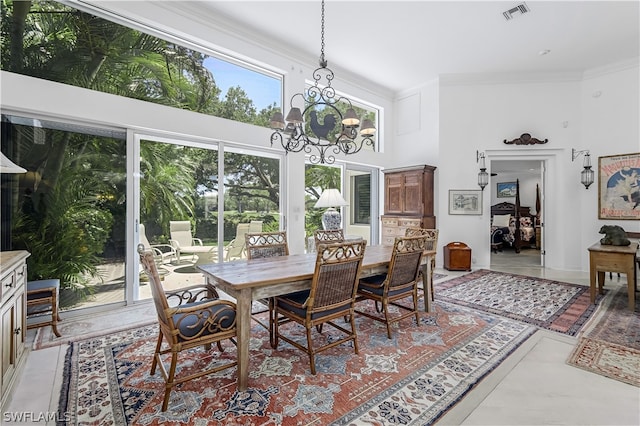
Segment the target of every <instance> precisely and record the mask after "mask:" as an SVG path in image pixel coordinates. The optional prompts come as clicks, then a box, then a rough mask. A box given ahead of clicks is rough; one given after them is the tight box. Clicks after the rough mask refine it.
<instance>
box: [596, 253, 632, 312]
mask: <svg viewBox="0 0 640 426" xmlns="http://www.w3.org/2000/svg"><path fill="white" fill-rule="evenodd" d="M588 250H589V276H590V280H589V284H590V290H591V293H590V294H591V303H595V302H596V273H597V275H598V292H599V293H600V294H603V293H604V290H603V286H604V275H605V272H623V273H625V274H626V275H627V289H628V290H627V291H628V294H629V309H631V310H632V311H633V310H634V309H635V306H636V286H635V281H636V276H635V272H636V263H635V262H636V250H638V243H631V244H630V245H628V246H612V245H603V244H600V243H599V242H598V243H596V244H594V245H592V246H591V247H589V249H588Z"/></svg>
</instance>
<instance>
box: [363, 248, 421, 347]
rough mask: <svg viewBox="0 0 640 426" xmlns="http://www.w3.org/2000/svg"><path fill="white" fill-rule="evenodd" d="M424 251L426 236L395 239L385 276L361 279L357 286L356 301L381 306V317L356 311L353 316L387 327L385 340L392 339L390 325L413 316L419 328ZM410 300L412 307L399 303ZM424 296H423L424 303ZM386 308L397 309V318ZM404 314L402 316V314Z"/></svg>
mask: <svg viewBox="0 0 640 426" xmlns="http://www.w3.org/2000/svg"><path fill="white" fill-rule="evenodd" d="M424 251H425V237H423V236H417V237H396V238H395V243H394V245H393V253H392V255H391V261H390V262H389V270H388V272H387V273H384V274H380V275H375V276H371V277H367V278H362V279H361V280H360V284H359V285H358V295H357V300H358V302H360V301H362V300H367V299H368V300H373V301H374V302H375V303H376V305H377V303H380V304H381V305H382V314H383V315H382V316H379V315H376V314H372V313H370V312H367V311H363V310H357V309H356V313H358V314H361V315H364V316H366V317H368V318H371V319H374V320H376V321H381V322H384V323H385V324H386V326H387V337H388V338H389V339H391V324H392V323H394V322H398V321H400V320H402V319H404V318H408V317H410V316H412V315H413V316H415V319H416V323H417V325H420V317H419V315H418V274H419V272H420V264H421V262H422V255H423V253H424ZM409 296H410V297H411V298H412V302H413V303H412V306H408V305H406V304H404V303H399V301H400V300H402V299H404V298H406V297H409ZM426 299H427V297H426V296H425V304H426ZM389 305H393V306H394V307H396V308H398V311H399V312H400V314H399V315H394V316H393V317H392V316H391V315H389ZM402 311H404V313H403V312H402Z"/></svg>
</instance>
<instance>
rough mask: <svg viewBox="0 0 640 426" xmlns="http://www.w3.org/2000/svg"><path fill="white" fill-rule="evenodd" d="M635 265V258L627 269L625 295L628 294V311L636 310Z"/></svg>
mask: <svg viewBox="0 0 640 426" xmlns="http://www.w3.org/2000/svg"><path fill="white" fill-rule="evenodd" d="M635 273H636V264H635V256H634V258H633V262H632V264H631V265H630V266H629V267H628V268H627V272H626V274H627V293H629V309H631V310H632V311H633V310H635V308H636V282H635V281H636V278H635Z"/></svg>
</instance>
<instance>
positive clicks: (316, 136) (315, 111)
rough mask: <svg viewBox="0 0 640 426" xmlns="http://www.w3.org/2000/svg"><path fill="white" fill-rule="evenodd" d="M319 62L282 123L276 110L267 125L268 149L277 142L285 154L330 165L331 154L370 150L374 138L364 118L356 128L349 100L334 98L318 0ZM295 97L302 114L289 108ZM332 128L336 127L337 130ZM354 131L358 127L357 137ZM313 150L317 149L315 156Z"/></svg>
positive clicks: (356, 121)
mask: <svg viewBox="0 0 640 426" xmlns="http://www.w3.org/2000/svg"><path fill="white" fill-rule="evenodd" d="M319 62H320V67H319V68H316V70H315V71H314V72H313V79H314V81H315V83H314V84H313V86H311V87H309V88H307V89H306V90H305V91H304V92H302V93H296V94H295V95H293V96H292V97H291V102H290V109H289V113H288V114H287V119H286V122H285V120H284V118H283V117H284V116H283V114H282V112H280V111H277V112H275V113H274V114H273V116H272V117H271V124H270V125H271V128H272V129H273V130H275V131H274V132H273V133H272V134H271V146H273V143H274V142H280V145H282V147H283V148H284V149H285V151H287V153H289V152H300V151H303V150H304V152H305V153H307V154H310V156H309V161H310V162H311V163H312V164H333V163H334V162H335V154H340V153H342V154H345V155H350V154H356V153H358V152H360V150H361V149H362V147H363V146H364V145H369V146H371V147H373V146H374V141H373V139H372V137H373V136H374V135H375V132H376V128H375V126H374V124H373V122H372V121H371V120H370V119H368V118H365V119H364V120H363V121H362V126H360V119H359V118H358V116H357V114H356V112H355V110H354V109H353V105H352V103H351V101H350V100H349V99H347V98H345V97H343V96H337V95H336V92H335V89H333V88H332V87H331V81H332V80H333V79H334V75H333V71H331V69H330V68H328V67H327V60H326V59H325V57H324V0H322V20H321V47H320V60H319ZM323 78H324V79H325V80H326V85H324V86H322V85H321V84H320V82H321V80H322V79H323ZM296 98H299V101H300V100H301V101H302V103H303V104H304V110H303V111H301V110H300V108H299V107H294V106H293V105H294V100H295V99H296ZM339 103H342V104H343V106H344V108H343V109H345V113H344V114H343V113H342V112H341V110H340V109H338V104H339ZM319 115H322V120H323V121H322V123H320V122H319V121H318V116H319ZM306 118H309V120H310V122H309V123H308V126H305V122H304V120H305V119H306ZM336 128H338V129H337V131H336ZM358 128H360V133H359V134H358ZM307 131H308V132H309V133H307ZM314 150H317V153H316V152H314Z"/></svg>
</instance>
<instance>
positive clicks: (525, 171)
mask: <svg viewBox="0 0 640 426" xmlns="http://www.w3.org/2000/svg"><path fill="white" fill-rule="evenodd" d="M544 166H545V162H544V160H529V159H518V160H511V159H509V160H506V159H500V160H493V161H490V173H491V179H490V185H489V194H488V195H489V200H490V206H491V210H490V211H491V224H490V226H491V248H492V249H491V259H490V264H491V268H492V269H499V268H500V267H508V268H510V269H512V268H514V267H522V268H541V267H542V268H543V267H544V232H543V226H544V222H543V217H544V214H543V212H544V207H545V205H544V202H543V200H544V170H545V167H544ZM516 183H517V184H516ZM516 188H517V190H518V193H517V194H516ZM516 196H517V197H518V198H519V206H520V208H519V211H518V214H517V217H518V218H519V225H520V226H519V231H520V238H519V241H520V242H519V244H517V241H516V235H515V232H516V226H515V225H516V207H515V206H516V204H517V203H516ZM507 224H508V225H507Z"/></svg>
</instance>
